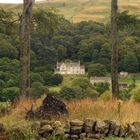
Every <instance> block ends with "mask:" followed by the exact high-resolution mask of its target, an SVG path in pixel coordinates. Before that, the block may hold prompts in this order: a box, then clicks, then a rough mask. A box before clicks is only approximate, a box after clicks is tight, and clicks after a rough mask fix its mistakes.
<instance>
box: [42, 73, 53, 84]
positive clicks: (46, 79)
mask: <svg viewBox="0 0 140 140" xmlns="http://www.w3.org/2000/svg"><path fill="white" fill-rule="evenodd" d="M41 75H42V77H43V80H44V84H45V85H46V86H51V85H52V81H51V79H52V75H53V74H52V72H50V71H44V72H42V73H41Z"/></svg>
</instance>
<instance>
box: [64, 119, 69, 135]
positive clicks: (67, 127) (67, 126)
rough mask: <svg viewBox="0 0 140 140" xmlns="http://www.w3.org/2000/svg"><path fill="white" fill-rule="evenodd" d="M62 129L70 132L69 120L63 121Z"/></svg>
mask: <svg viewBox="0 0 140 140" xmlns="http://www.w3.org/2000/svg"><path fill="white" fill-rule="evenodd" d="M64 131H65V133H69V132H70V123H69V121H67V122H66V123H65V126H64Z"/></svg>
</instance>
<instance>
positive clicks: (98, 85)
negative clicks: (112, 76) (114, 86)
mask: <svg viewBox="0 0 140 140" xmlns="http://www.w3.org/2000/svg"><path fill="white" fill-rule="evenodd" d="M109 86H110V85H109V83H107V82H105V83H102V82H101V83H96V84H95V89H96V91H97V92H99V93H100V94H102V93H103V92H105V91H106V90H109Z"/></svg>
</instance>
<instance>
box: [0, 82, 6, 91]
mask: <svg viewBox="0 0 140 140" xmlns="http://www.w3.org/2000/svg"><path fill="white" fill-rule="evenodd" d="M4 86H5V82H4V81H3V80H0V93H2V90H3V88H4Z"/></svg>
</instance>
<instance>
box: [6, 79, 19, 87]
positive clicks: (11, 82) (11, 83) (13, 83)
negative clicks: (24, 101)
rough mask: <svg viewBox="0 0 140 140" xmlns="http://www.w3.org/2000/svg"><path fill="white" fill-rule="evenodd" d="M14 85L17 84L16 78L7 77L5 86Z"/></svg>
mask: <svg viewBox="0 0 140 140" xmlns="http://www.w3.org/2000/svg"><path fill="white" fill-rule="evenodd" d="M14 86H17V81H16V80H13V79H9V80H8V81H7V82H6V87H14Z"/></svg>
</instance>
